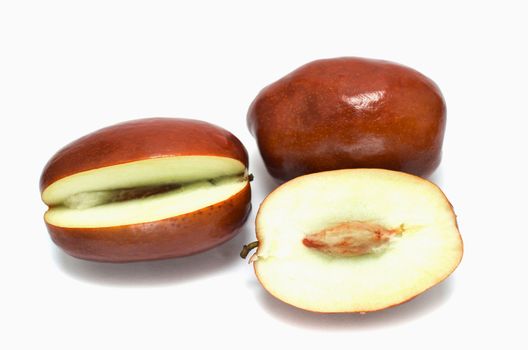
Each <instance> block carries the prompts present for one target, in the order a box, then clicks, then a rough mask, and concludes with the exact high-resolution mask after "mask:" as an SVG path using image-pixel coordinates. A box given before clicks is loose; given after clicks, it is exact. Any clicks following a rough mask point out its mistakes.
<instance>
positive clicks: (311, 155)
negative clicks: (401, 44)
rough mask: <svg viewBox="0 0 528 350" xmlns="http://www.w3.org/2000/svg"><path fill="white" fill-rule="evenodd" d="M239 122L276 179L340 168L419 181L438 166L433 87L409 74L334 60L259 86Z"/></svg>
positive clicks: (441, 107) (442, 114) (384, 65)
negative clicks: (407, 175) (383, 171)
mask: <svg viewBox="0 0 528 350" xmlns="http://www.w3.org/2000/svg"><path fill="white" fill-rule="evenodd" d="M247 121H248V127H249V129H250V131H251V133H252V134H253V136H255V138H256V140H257V143H258V147H259V150H260V153H261V155H262V158H263V159H264V163H265V164H266V167H267V169H268V171H269V173H270V174H271V175H272V176H273V177H275V178H278V179H280V180H290V179H292V178H295V177H297V176H300V175H304V174H309V173H314V172H320V171H326V170H336V169H346V168H383V169H390V170H397V171H403V172H407V173H412V174H415V175H418V176H427V175H430V174H431V173H432V172H433V171H434V170H435V169H436V168H437V166H438V165H439V164H440V160H441V151H442V141H443V137H444V130H445V124H446V107H445V103H444V99H443V96H442V94H441V92H440V90H439V89H438V87H437V86H436V84H435V83H434V82H433V81H431V80H430V79H428V78H427V77H425V76H424V75H422V74H420V73H419V72H417V71H415V70H413V69H410V68H408V67H404V66H402V65H399V64H396V63H392V62H387V61H380V60H372V59H365V58H355V57H342V58H333V59H324V60H318V61H314V62H311V63H308V64H306V65H304V66H302V67H300V68H298V69H297V70H295V71H293V72H292V73H290V74H288V75H287V76H285V77H284V78H282V79H280V80H278V81H277V82H275V83H273V84H271V85H269V86H267V87H266V88H264V89H263V90H262V91H261V92H260V93H259V94H258V96H257V97H256V98H255V100H254V101H253V103H252V104H251V106H250V108H249V111H248V116H247Z"/></svg>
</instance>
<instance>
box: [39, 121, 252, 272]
mask: <svg viewBox="0 0 528 350" xmlns="http://www.w3.org/2000/svg"><path fill="white" fill-rule="evenodd" d="M186 155H189V156H190V155H192V156H219V157H229V158H233V159H237V160H239V161H240V162H242V163H243V164H244V165H245V166H246V168H247V167H248V156H247V151H246V149H245V147H244V146H243V145H242V143H241V142H240V141H239V140H238V139H237V138H236V137H235V136H234V135H233V134H231V133H230V132H229V131H227V130H225V129H222V128H220V127H218V126H215V125H212V124H210V123H206V122H203V121H198V120H193V119H178V118H149V119H139V120H133V121H129V122H124V123H120V124H116V125H113V126H110V127H107V128H104V129H101V130H98V131H95V132H93V133H91V134H89V135H86V136H84V137H82V138H80V139H78V140H76V141H73V142H72V143H70V144H69V145H67V146H66V147H64V148H63V149H61V150H60V151H58V152H57V153H56V154H55V155H54V156H53V157H52V158H51V159H50V161H49V162H48V163H47V164H46V166H45V168H44V170H43V172H42V175H41V178H40V190H41V192H42V191H44V190H45V189H46V187H48V186H49V185H50V184H52V183H53V182H55V181H57V180H59V179H61V178H63V177H66V176H69V175H73V174H76V173H78V172H82V171H86V170H91V169H97V168H102V167H106V166H111V165H116V164H123V163H128V162H133V161H138V160H145V159H150V158H158V157H167V156H186ZM250 209H251V189H250V185H249V183H248V184H247V185H246V186H245V187H244V189H243V190H241V191H240V192H238V193H237V194H235V195H234V196H232V197H231V198H229V199H227V200H225V201H223V202H220V203H216V204H214V205H212V206H209V207H206V208H202V209H200V210H197V211H195V212H192V213H187V214H184V215H180V216H177V217H173V218H168V219H164V220H158V221H154V222H147V223H141V224H134V225H123V226H114V227H101V228H67V227H58V226H54V225H51V224H48V223H46V226H47V228H48V231H49V233H50V235H51V238H52V240H53V241H54V242H55V243H56V244H57V245H58V246H59V247H61V248H62V249H63V250H64V251H65V252H67V253H68V254H70V255H72V256H75V257H78V258H82V259H88V260H96V261H108V262H129V261H142V260H154V259H165V258H172V257H179V256H185V255H190V254H194V253H198V252H200V251H204V250H207V249H210V248H212V247H214V246H216V245H218V244H221V243H223V242H225V241H227V240H229V239H230V238H232V237H233V236H235V235H236V233H237V232H238V229H239V228H240V227H241V226H242V224H243V223H244V222H245V220H246V219H247V216H248V214H249V211H250Z"/></svg>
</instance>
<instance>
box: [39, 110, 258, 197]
mask: <svg viewBox="0 0 528 350" xmlns="http://www.w3.org/2000/svg"><path fill="white" fill-rule="evenodd" d="M168 156H218V157H228V158H233V159H237V160H239V161H241V162H242V163H243V164H244V165H245V166H246V168H247V167H248V155H247V151H246V149H245V147H244V146H243V145H242V143H241V142H240V140H238V139H237V138H236V137H235V136H234V135H233V134H231V133H230V132H229V131H227V130H225V129H222V128H220V127H218V126H216V125H213V124H210V123H207V122H203V121H199V120H194V119H183V118H147V119H138V120H132V121H128V122H124V123H120V124H116V125H112V126H109V127H107V128H104V129H101V130H98V131H95V132H93V133H91V134H88V135H86V136H84V137H81V138H80V139H77V140H75V141H73V142H72V143H70V144H69V145H67V146H65V147H64V148H62V149H61V150H60V151H58V152H57V153H56V154H55V155H54V156H53V157H52V158H51V159H50V160H49V162H48V163H47V164H46V166H45V167H44V170H43V172H42V176H41V178H40V191H41V192H42V191H44V189H45V188H46V187H48V186H49V185H50V184H52V183H53V182H55V181H57V180H60V179H61V178H63V177H66V176H69V175H73V174H76V173H79V172H82V171H86V170H91V169H97V168H103V167H107V166H111V165H116V164H123V163H128V162H133V161H138V160H144V159H151V158H161V157H168Z"/></svg>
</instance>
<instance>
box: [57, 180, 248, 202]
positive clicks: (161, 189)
mask: <svg viewBox="0 0 528 350" xmlns="http://www.w3.org/2000/svg"><path fill="white" fill-rule="evenodd" d="M234 181H250V175H247V174H237V175H232V176H221V177H216V178H211V179H201V180H197V181H192V182H187V183H171V184H162V185H154V186H139V187H134V188H118V189H112V190H103V191H90V192H80V193H76V194H73V195H71V196H69V197H68V198H66V200H65V201H64V202H63V203H62V204H61V205H60V206H65V207H67V208H70V209H87V208H92V207H96V206H100V205H104V204H110V203H117V202H125V201H130V200H136V199H144V198H147V197H152V196H156V195H162V194H165V193H168V192H172V191H184V190H186V189H192V188H197V187H199V185H200V184H202V183H203V184H208V185H212V186H219V185H222V184H224V183H227V182H234Z"/></svg>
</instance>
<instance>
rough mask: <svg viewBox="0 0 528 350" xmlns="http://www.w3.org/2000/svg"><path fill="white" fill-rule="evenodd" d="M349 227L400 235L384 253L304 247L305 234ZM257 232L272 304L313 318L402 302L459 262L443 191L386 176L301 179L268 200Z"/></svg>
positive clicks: (363, 173) (367, 173) (361, 172)
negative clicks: (369, 227) (367, 226)
mask: <svg viewBox="0 0 528 350" xmlns="http://www.w3.org/2000/svg"><path fill="white" fill-rule="evenodd" d="M350 221H360V222H373V223H375V224H377V225H381V226H383V227H386V228H398V227H400V225H404V226H403V227H404V228H405V229H404V231H403V232H402V233H401V235H397V236H396V237H393V238H391V241H390V244H388V245H386V246H384V247H383V249H380V250H373V251H371V252H369V253H366V254H360V255H357V256H349V255H343V256H339V254H337V255H336V254H327V253H326V252H321V251H319V250H317V249H313V248H311V247H308V246H306V245H305V244H303V240H304V239H305V238H306V237H307V235H308V237H309V235H310V234H312V233H314V232H318V231H322V230H325V229H328V228H329V227H330V228H331V227H334V226H336V225H339V224H341V223H346V222H350ZM256 225H257V238H258V240H259V248H258V251H257V252H256V261H255V263H254V267H255V272H256V274H257V277H258V279H259V281H260V282H261V283H262V284H263V285H264V287H265V288H266V289H267V290H268V291H269V292H270V293H271V294H273V295H274V296H276V297H277V298H279V299H281V300H283V301H285V302H286V303H289V304H291V305H294V306H297V307H300V308H303V309H307V310H311V311H318V312H362V311H374V310H379V309H383V308H386V307H389V306H392V305H396V304H399V303H402V302H404V301H406V300H409V299H411V298H412V297H414V296H416V295H418V294H420V293H421V292H423V291H425V290H427V289H428V288H430V287H432V286H434V285H435V284H437V283H439V282H440V281H442V280H443V279H444V278H446V277H447V276H448V275H449V274H450V273H451V272H452V271H453V270H454V269H455V268H456V266H457V265H458V263H459V261H460V259H461V257H462V242H461V239H460V235H459V233H458V229H457V226H456V220H455V217H454V214H453V211H452V208H451V206H450V204H449V202H448V201H447V200H446V198H445V196H444V195H443V194H442V192H441V191H440V190H439V189H438V188H437V187H436V186H434V185H433V184H431V183H430V182H427V181H425V180H423V179H420V178H417V177H414V176H412V175H407V174H403V173H398V172H393V171H388V170H379V169H356V170H340V171H332V172H324V173H319V174H312V175H307V176H303V177H299V178H297V179H295V180H292V181H290V182H288V183H286V184H284V185H283V186H281V187H279V189H277V190H276V191H274V192H273V193H272V194H270V196H269V197H268V198H267V199H266V200H265V202H264V203H263V204H262V206H261V209H260V211H259V214H258V216H257V223H256Z"/></svg>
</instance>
